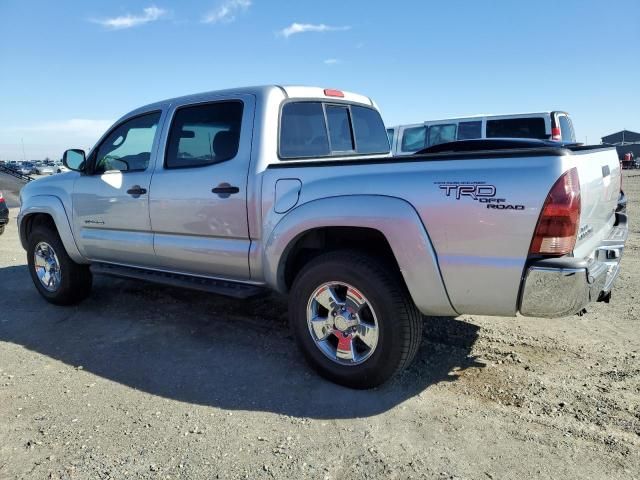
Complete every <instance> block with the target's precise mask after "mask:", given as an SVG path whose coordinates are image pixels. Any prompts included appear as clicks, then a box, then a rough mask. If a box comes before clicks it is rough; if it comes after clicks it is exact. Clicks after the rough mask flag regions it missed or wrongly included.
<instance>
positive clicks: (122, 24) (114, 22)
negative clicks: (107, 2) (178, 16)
mask: <svg viewBox="0 0 640 480" xmlns="http://www.w3.org/2000/svg"><path fill="white" fill-rule="evenodd" d="M166 14H167V11H166V10H164V9H162V8H158V7H156V6H151V7H147V8H145V9H144V10H142V14H141V15H131V14H130V13H127V14H126V15H121V16H119V17H113V18H103V19H98V20H93V21H94V22H95V23H99V24H100V25H102V26H103V27H105V28H109V29H111V30H121V29H124V28H132V27H137V26H138V25H144V24H145V23H149V22H155V21H156V20H159V19H160V18H162V17H163V16H165V15H166Z"/></svg>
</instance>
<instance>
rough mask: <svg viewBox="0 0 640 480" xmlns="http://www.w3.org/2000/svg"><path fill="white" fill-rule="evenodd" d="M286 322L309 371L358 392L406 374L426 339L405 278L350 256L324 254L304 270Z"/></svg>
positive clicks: (368, 260)
mask: <svg viewBox="0 0 640 480" xmlns="http://www.w3.org/2000/svg"><path fill="white" fill-rule="evenodd" d="M327 292H329V293H327ZM327 298H332V299H334V300H338V301H337V302H335V301H333V300H332V301H330V302H327ZM353 299H355V300H356V302H355V303H354V302H353V301H352V300H353ZM360 302H365V303H366V305H364V306H362V305H361V304H360ZM323 303H324V304H327V303H329V305H331V308H326V307H324V306H323V305H322V304H323ZM336 305H342V306H337V307H336V308H333V307H334V306H336ZM353 305H355V307H353ZM345 306H346V308H345ZM354 311H357V312H359V313H357V314H356V313H350V312H354ZM343 312H344V313H343ZM311 318H313V319H315V320H314V321H311V320H310V319H311ZM289 321H290V327H291V330H292V333H293V335H294V337H295V339H296V342H297V344H298V346H299V347H300V349H301V350H302V353H303V354H304V356H305V358H306V360H307V361H308V362H309V364H310V365H311V367H313V369H315V370H316V371H317V372H318V373H319V374H320V375H322V376H323V377H325V378H327V379H328V380H331V381H332V382H335V383H338V384H340V385H344V386H346V387H350V388H357V389H366V388H373V387H376V386H378V385H381V384H383V383H384V382H386V381H387V380H388V379H389V378H391V377H392V376H393V375H394V374H396V373H397V372H399V371H401V370H402V369H404V368H405V367H406V366H407V365H409V364H410V363H411V361H412V360H413V358H414V356H415V354H416V352H417V350H418V346H419V345H420V341H421V338H422V315H421V313H420V312H419V310H418V309H417V307H416V306H415V304H414V303H413V301H412V299H411V297H410V295H409V292H408V291H407V289H406V286H405V285H404V282H403V280H402V277H401V275H400V273H399V272H396V271H394V270H393V269H391V268H390V267H389V266H385V265H384V264H382V263H381V262H379V261H378V260H376V259H375V258H373V257H371V256H369V255H365V254H362V253H360V252H357V251H350V250H341V251H335V252H329V253H325V254H322V255H320V256H318V257H316V258H315V259H313V260H312V261H310V262H309V263H308V264H307V265H305V266H304V267H303V268H302V270H301V271H300V272H299V274H298V275H297V277H296V279H295V280H294V283H293V287H292V289H291V292H290V296H289ZM319 325H320V326H319ZM374 325H375V327H376V328H375V330H376V332H374V333H373V336H369V333H368V332H370V331H373V329H374ZM362 332H364V333H365V335H363V336H361V333H362ZM365 339H366V342H365V341H364V340H365ZM345 345H346V347H345ZM370 345H373V347H372V348H370Z"/></svg>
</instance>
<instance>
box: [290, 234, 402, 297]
mask: <svg viewBox="0 0 640 480" xmlns="http://www.w3.org/2000/svg"><path fill="white" fill-rule="evenodd" d="M342 249H351V250H358V251H360V252H364V253H367V254H369V255H371V256H373V257H375V258H376V259H378V260H380V261H382V262H383V263H385V264H387V265H388V266H389V267H390V268H393V269H395V270H396V271H398V272H400V267H398V262H397V261H396V258H395V256H394V254H393V250H391V246H390V245H389V242H388V241H387V239H386V237H385V236H384V235H383V234H382V232H380V231H379V230H375V229H373V228H366V227H322V228H316V229H313V230H309V231H308V232H305V233H304V234H302V235H301V236H300V237H298V238H297V239H296V240H295V243H294V245H293V246H291V247H290V248H289V249H288V254H287V257H286V260H285V265H284V282H285V286H286V288H287V291H288V290H289V289H290V288H291V285H292V284H293V280H294V279H295V277H296V275H297V273H298V272H299V271H300V270H301V269H302V268H303V267H304V266H305V265H306V264H307V263H309V262H310V261H311V260H313V259H314V258H315V257H317V256H318V255H320V254H322V253H326V252H328V251H331V250H342Z"/></svg>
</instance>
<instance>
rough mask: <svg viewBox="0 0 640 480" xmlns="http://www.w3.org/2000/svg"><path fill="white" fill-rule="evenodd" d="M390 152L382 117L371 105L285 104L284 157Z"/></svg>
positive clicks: (281, 139) (282, 147)
mask: <svg viewBox="0 0 640 480" xmlns="http://www.w3.org/2000/svg"><path fill="white" fill-rule="evenodd" d="M388 152H389V140H388V138H387V132H386V130H385V127H384V124H383V123H382V118H381V117H380V114H379V113H378V112H377V111H376V110H374V109H372V108H367V107H361V106H357V105H345V104H325V103H323V102H290V103H287V104H285V105H284V106H283V107H282V117H281V120H280V157H282V158H305V157H322V156H330V155H345V154H346V155H353V154H372V153H388Z"/></svg>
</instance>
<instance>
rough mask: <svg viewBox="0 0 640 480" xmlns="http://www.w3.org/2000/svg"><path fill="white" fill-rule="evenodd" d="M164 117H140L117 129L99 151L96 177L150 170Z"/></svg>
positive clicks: (151, 115)
mask: <svg viewBox="0 0 640 480" xmlns="http://www.w3.org/2000/svg"><path fill="white" fill-rule="evenodd" d="M160 114H161V112H154V113H149V114H146V115H140V116H139V117H135V118H132V119H131V120H127V121H126V122H124V123H122V124H120V125H118V126H117V127H116V128H114V129H113V130H112V131H111V133H109V135H108V136H107V138H105V139H104V141H103V142H102V143H101V144H100V146H99V147H98V148H97V150H96V156H95V164H94V165H95V166H94V173H104V172H111V171H119V172H141V171H144V170H146V169H147V167H148V166H149V160H150V159H151V149H152V147H153V140H154V138H155V135H156V130H157V129H158V122H159V121H160Z"/></svg>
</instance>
